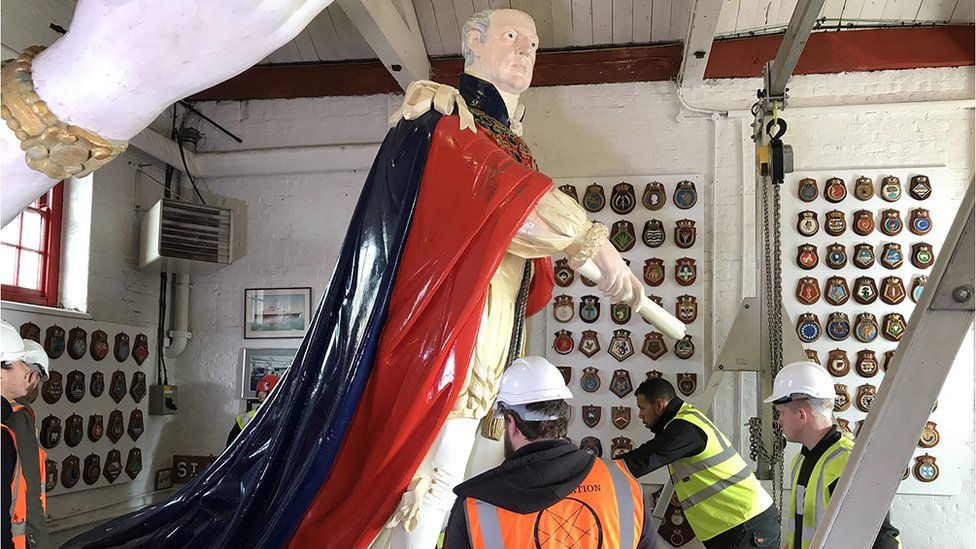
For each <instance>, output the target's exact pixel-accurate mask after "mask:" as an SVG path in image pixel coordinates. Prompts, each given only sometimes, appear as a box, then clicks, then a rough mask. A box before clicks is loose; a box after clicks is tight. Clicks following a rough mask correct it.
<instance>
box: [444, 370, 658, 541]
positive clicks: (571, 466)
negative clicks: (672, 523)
mask: <svg viewBox="0 0 976 549" xmlns="http://www.w3.org/2000/svg"><path fill="white" fill-rule="evenodd" d="M572 396H573V395H572V393H571V392H570V391H569V389H568V388H566V383H565V382H564V381H563V378H562V374H560V373H559V370H557V369H556V367H555V366H553V365H552V364H550V363H549V362H548V361H546V360H545V359H544V358H541V357H525V358H520V359H517V360H515V362H513V363H512V366H511V367H509V368H508V369H507V370H506V371H505V374H504V375H503V376H502V380H501V386H500V392H499V395H498V399H497V401H496V404H495V410H494V413H495V415H496V416H501V417H504V418H505V461H504V462H502V464H501V465H500V466H498V467H496V468H495V469H491V470H489V471H486V472H485V473H482V474H481V475H478V476H476V477H474V478H472V479H470V480H468V481H466V482H463V483H461V484H459V485H458V486H457V487H456V488H455V489H454V493H455V494H457V496H458V498H457V500H456V501H455V503H454V508H453V509H452V510H451V516H450V519H449V520H448V523H447V535H446V537H445V539H444V548H445V549H467V548H482V547H505V548H519V549H521V548H523V547H550V546H551V547H580V548H582V549H586V548H596V547H600V546H601V545H600V541H601V540H602V547H614V548H617V547H620V548H627V549H629V548H635V547H637V548H648V547H653V541H652V539H653V538H652V531H653V529H652V524H653V523H652V522H651V519H650V515H649V509H645V508H644V501H643V495H642V492H641V488H640V485H639V484H638V483H637V480H636V479H634V477H632V476H631V475H630V474H628V473H627V471H626V469H625V468H624V467H622V466H621V464H619V463H616V462H613V461H610V460H602V459H598V458H596V457H594V456H593V455H591V454H589V453H587V452H584V451H582V450H580V449H579V448H578V447H577V446H576V445H575V444H573V443H572V442H571V441H570V440H568V439H566V438H565V437H566V429H567V426H568V424H569V404H567V403H566V399H569V398H572Z"/></svg>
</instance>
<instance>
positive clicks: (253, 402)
mask: <svg viewBox="0 0 976 549" xmlns="http://www.w3.org/2000/svg"><path fill="white" fill-rule="evenodd" d="M260 405H261V401H260V400H258V399H256V398H250V399H248V400H247V410H245V411H246V412H250V411H251V410H254V409H255V408H257V407H258V406H260Z"/></svg>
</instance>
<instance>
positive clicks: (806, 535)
mask: <svg viewBox="0 0 976 549" xmlns="http://www.w3.org/2000/svg"><path fill="white" fill-rule="evenodd" d="M849 451H850V450H848V449H847V448H844V447H841V448H838V449H836V450H834V451H833V452H831V453H830V455H829V456H827V459H825V460H824V462H823V465H822V466H821V467H820V476H818V477H817V484H816V485H815V486H814V488H816V489H817V491H816V493H815V495H814V497H815V498H816V499H817V514H816V515H815V517H816V519H815V520H816V522H815V526H814V527H813V528H807V527H806V526H804V528H803V531H802V532H800V537H801V538H802V539H803V541H812V540H813V536H814V535H816V533H817V526H820V519H821V518H823V513H824V509H823V497H822V496H821V494H823V490H824V488H825V486H824V485H823V483H824V473H825V472H826V471H827V466H828V465H830V462H832V461H834V460H835V459H837V458H839V457H840V455H841V454H843V453H845V452H849ZM809 483H810V481H807V484H808V488H809Z"/></svg>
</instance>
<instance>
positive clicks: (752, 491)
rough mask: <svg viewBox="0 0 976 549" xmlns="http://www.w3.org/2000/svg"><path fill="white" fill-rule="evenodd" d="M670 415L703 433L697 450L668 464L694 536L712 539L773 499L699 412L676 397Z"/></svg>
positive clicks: (737, 454)
mask: <svg viewBox="0 0 976 549" xmlns="http://www.w3.org/2000/svg"><path fill="white" fill-rule="evenodd" d="M676 419H680V420H684V421H687V422H688V423H691V424H692V425H694V426H696V427H698V428H699V429H701V430H702V431H703V432H704V433H705V436H706V437H707V440H706V442H705V449H704V450H702V452H701V453H699V454H697V455H694V456H691V457H684V458H681V459H679V460H677V461H675V462H673V463H671V464H670V465H668V472H670V473H671V481H672V482H673V483H674V492H675V493H676V494H677V495H678V499H680V500H681V508H682V509H683V510H684V513H685V517H687V518H688V523H689V524H691V529H692V530H694V531H695V536H696V537H698V539H700V540H702V541H706V540H709V539H712V538H713V537H715V536H717V535H719V534H721V533H722V532H725V531H726V530H729V529H730V528H733V527H735V526H738V525H740V524H742V523H743V522H745V521H747V520H749V519H751V518H752V517H755V516H756V515H758V514H760V513H762V512H763V511H765V510H766V509H768V508H769V507H770V506H771V505H772V504H773V499H772V498H771V497H769V494H767V493H766V490H764V489H763V487H762V486H761V485H760V484H759V480H757V479H756V477H755V475H753V474H752V469H750V468H749V465H748V464H747V463H746V462H745V460H743V459H742V457H741V456H740V455H739V453H738V452H736V451H735V448H733V447H732V444H731V443H730V442H729V439H727V438H726V437H725V435H723V434H722V432H721V431H719V430H718V429H717V428H716V427H715V425H713V424H712V422H711V421H709V419H708V418H707V417H705V414H703V413H701V412H700V411H699V410H697V409H695V408H694V407H693V406H691V405H689V404H688V403H682V404H681V408H680V409H678V413H677V414H675V416H674V418H673V419H672V420H671V421H674V420H676ZM668 423H670V421H669V422H668ZM666 426H667V425H665V427H666Z"/></svg>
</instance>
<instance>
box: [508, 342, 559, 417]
mask: <svg viewBox="0 0 976 549" xmlns="http://www.w3.org/2000/svg"><path fill="white" fill-rule="evenodd" d="M571 398H573V393H572V391H570V390H569V388H568V387H566V381H565V380H564V379H563V375H562V374H561V373H559V370H558V369H557V368H556V367H555V366H553V365H552V364H550V363H549V361H548V360H546V359H544V358H542V357H540V356H527V357H522V358H518V359H515V361H513V362H512V365H511V366H509V367H508V369H507V370H505V373H503V374H502V381H501V386H500V388H499V391H498V399H497V401H496V402H497V403H498V404H500V405H503V406H504V407H505V408H508V409H510V410H514V411H516V412H518V413H519V416H520V417H521V418H522V419H524V420H527V421H544V420H549V419H557V418H555V417H549V416H545V415H544V414H539V413H537V412H535V413H533V412H531V411H527V410H525V406H524V405H525V404H532V403H533V402H545V401H548V400H568V399H571ZM497 413H498V410H497V406H496V414H497Z"/></svg>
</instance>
